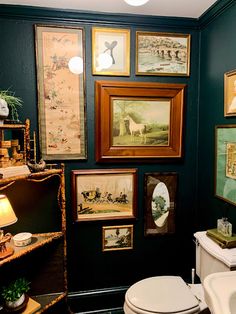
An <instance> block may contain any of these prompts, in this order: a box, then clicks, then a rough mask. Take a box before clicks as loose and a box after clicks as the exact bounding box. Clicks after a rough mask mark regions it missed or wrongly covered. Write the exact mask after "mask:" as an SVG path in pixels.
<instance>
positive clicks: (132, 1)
mask: <svg viewBox="0 0 236 314" xmlns="http://www.w3.org/2000/svg"><path fill="white" fill-rule="evenodd" d="M124 1H125V2H126V3H128V4H129V5H133V6H139V5H144V4H145V3H147V2H148V1H149V0H124Z"/></svg>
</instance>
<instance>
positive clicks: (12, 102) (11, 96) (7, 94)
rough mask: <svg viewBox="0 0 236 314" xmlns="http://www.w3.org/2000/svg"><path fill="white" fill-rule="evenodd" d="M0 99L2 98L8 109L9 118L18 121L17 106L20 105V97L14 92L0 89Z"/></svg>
mask: <svg viewBox="0 0 236 314" xmlns="http://www.w3.org/2000/svg"><path fill="white" fill-rule="evenodd" d="M0 99H4V100H5V101H6V103H7V104H8V108H9V110H10V115H11V120H15V121H19V115H18V108H19V107H22V99H21V98H20V97H16V96H15V93H13V92H11V91H9V90H8V89H7V90H3V91H0Z"/></svg>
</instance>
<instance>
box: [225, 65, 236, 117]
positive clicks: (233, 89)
mask: <svg viewBox="0 0 236 314" xmlns="http://www.w3.org/2000/svg"><path fill="white" fill-rule="evenodd" d="M224 116H225V117H230V116H236V70H233V71H230V72H226V73H225V74H224Z"/></svg>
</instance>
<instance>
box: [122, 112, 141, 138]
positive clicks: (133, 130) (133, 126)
mask: <svg viewBox="0 0 236 314" xmlns="http://www.w3.org/2000/svg"><path fill="white" fill-rule="evenodd" d="M124 120H125V121H128V128H129V131H130V134H131V137H132V141H135V136H140V137H141V138H142V143H146V125H145V124H144V123H136V122H135V121H134V120H133V119H132V118H131V116H130V115H127V116H126V117H125V119H124Z"/></svg>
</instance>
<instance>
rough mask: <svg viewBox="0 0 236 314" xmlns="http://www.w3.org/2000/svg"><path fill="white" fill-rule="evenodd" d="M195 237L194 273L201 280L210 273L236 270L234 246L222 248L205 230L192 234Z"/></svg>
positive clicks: (235, 250)
mask: <svg viewBox="0 0 236 314" xmlns="http://www.w3.org/2000/svg"><path fill="white" fill-rule="evenodd" d="M194 237H195V239H196V241H195V242H196V274H197V275H198V277H199V278H200V280H201V282H203V280H204V278H205V277H206V276H207V275H210V274H212V273H217V272H222V271H231V270H236V248H231V249H227V248H225V249H222V248H221V247H220V246H219V245H218V244H216V243H215V242H214V241H213V240H211V239H210V238H209V237H208V236H207V235H206V231H199V232H196V233H195V234H194Z"/></svg>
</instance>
